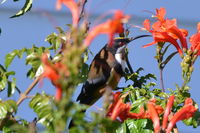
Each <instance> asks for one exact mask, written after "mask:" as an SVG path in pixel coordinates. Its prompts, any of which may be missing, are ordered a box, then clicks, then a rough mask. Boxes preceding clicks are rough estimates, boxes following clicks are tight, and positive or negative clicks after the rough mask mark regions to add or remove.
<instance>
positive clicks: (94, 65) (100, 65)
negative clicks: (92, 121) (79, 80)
mask: <svg viewBox="0 0 200 133" xmlns="http://www.w3.org/2000/svg"><path fill="white" fill-rule="evenodd" d="M147 36H149V35H140V36H136V37H132V38H125V37H117V38H115V39H114V40H113V43H112V46H110V45H109V44H106V45H105V46H104V47H103V48H102V49H101V50H100V51H99V52H98V53H97V54H96V56H95V57H94V59H93V60H92V62H91V64H90V67H89V72H88V78H87V80H86V81H85V83H84V84H83V86H82V89H81V92H80V94H79V95H78V97H77V99H76V101H77V102H79V103H80V104H85V105H88V106H91V105H93V104H94V103H95V102H96V101H97V100H98V99H100V98H101V97H102V96H103V94H104V92H105V91H106V88H107V87H110V88H111V89H116V88H117V85H118V83H119V81H120V79H121V77H123V75H124V73H125V68H126V48H127V44H129V43H130V42H131V41H133V40H136V39H138V38H142V37H147ZM85 111H86V110H83V111H82V112H85ZM72 126H74V122H73V120H71V122H70V124H69V128H71V127H72Z"/></svg>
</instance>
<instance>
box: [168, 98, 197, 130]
mask: <svg viewBox="0 0 200 133" xmlns="http://www.w3.org/2000/svg"><path fill="white" fill-rule="evenodd" d="M192 104H193V101H192V99H191V98H187V99H186V100H185V104H184V106H183V108H181V109H180V110H179V111H178V112H176V113H175V114H174V116H173V117H172V119H171V120H170V122H169V124H168V127H167V129H166V133H170V131H171V130H172V128H173V127H174V125H175V124H176V122H178V121H180V120H184V119H188V118H190V117H192V116H193V115H194V113H195V112H196V111H197V108H195V107H194V106H193V105H192Z"/></svg>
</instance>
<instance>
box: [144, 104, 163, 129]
mask: <svg viewBox="0 0 200 133" xmlns="http://www.w3.org/2000/svg"><path fill="white" fill-rule="evenodd" d="M147 107H148V113H149V116H150V119H151V120H152V122H153V126H154V133H159V132H160V119H159V116H158V113H157V111H156V108H155V105H154V103H152V102H148V104H147Z"/></svg>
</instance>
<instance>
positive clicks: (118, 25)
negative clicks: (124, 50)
mask: <svg viewBox="0 0 200 133" xmlns="http://www.w3.org/2000/svg"><path fill="white" fill-rule="evenodd" d="M129 18H130V17H129V16H125V15H124V14H123V12H122V11H120V10H117V11H115V14H114V17H113V18H112V19H110V20H108V21H106V22H104V23H102V24H99V25H97V26H96V27H94V28H92V29H91V31H90V32H89V33H88V36H87V37H86V39H85V42H84V44H85V45H86V46H89V45H90V43H91V42H92V40H93V39H94V38H95V37H96V36H97V35H98V34H107V35H108V38H109V43H108V44H109V46H112V41H113V37H114V34H115V33H123V32H124V28H123V23H122V22H123V21H124V20H125V21H127V20H128V19H129Z"/></svg>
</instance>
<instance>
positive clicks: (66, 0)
mask: <svg viewBox="0 0 200 133" xmlns="http://www.w3.org/2000/svg"><path fill="white" fill-rule="evenodd" d="M62 4H64V5H65V6H66V7H68V8H69V9H70V11H71V13H72V23H73V25H74V26H77V25H78V19H79V9H78V5H77V3H76V2H75V1H74V0H57V3H56V9H58V10H59V9H61V5H62Z"/></svg>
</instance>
